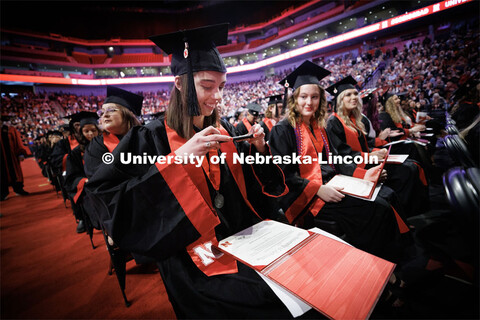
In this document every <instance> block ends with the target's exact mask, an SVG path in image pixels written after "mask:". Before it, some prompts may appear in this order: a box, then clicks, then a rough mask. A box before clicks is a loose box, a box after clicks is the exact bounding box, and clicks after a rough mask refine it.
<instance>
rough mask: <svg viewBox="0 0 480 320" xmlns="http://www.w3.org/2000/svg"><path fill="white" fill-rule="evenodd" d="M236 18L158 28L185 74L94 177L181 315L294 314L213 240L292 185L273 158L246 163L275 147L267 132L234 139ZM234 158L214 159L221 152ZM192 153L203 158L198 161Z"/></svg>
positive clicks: (113, 222) (113, 220) (112, 223)
mask: <svg viewBox="0 0 480 320" xmlns="http://www.w3.org/2000/svg"><path fill="white" fill-rule="evenodd" d="M227 34H228V24H220V25H213V26H208V27H203V28H198V29H192V30H185V31H181V32H175V33H171V34H165V35H161V36H155V37H152V38H151V39H152V41H153V42H155V43H156V44H157V45H159V46H160V47H161V48H162V50H164V51H165V53H166V54H172V64H171V69H172V72H173V74H174V75H175V82H174V88H173V90H172V94H171V97H170V103H169V107H168V110H167V113H166V117H165V118H163V119H157V120H154V121H152V122H150V123H149V124H148V125H146V126H144V127H134V128H133V129H132V130H130V132H129V133H128V134H127V135H126V136H125V137H123V139H122V141H121V142H120V143H119V145H118V146H117V148H116V149H115V150H114V152H113V156H114V157H115V161H114V162H113V163H112V164H110V165H102V166H100V168H99V169H98V171H97V172H96V173H95V174H94V176H93V177H91V178H90V179H89V182H88V183H87V193H91V195H92V197H93V198H94V199H93V200H94V201H98V202H102V203H104V205H105V209H106V210H108V216H109V217H110V218H109V219H107V220H106V221H104V224H105V225H106V227H107V230H108V233H109V234H110V235H111V236H112V238H113V240H114V241H115V243H116V244H117V245H118V246H119V247H121V248H123V249H124V250H129V251H132V252H137V253H141V254H145V255H149V256H152V257H154V258H155V259H156V260H157V264H158V267H159V270H160V274H161V276H162V279H163V282H164V284H165V287H166V289H167V293H168V296H169V299H170V301H171V303H172V305H173V308H174V310H175V313H176V315H177V317H178V318H261V319H264V318H276V319H284V318H291V315H290V314H289V312H288V310H287V309H286V307H285V306H284V305H283V304H282V303H281V301H280V300H279V299H278V298H277V297H276V296H275V294H274V293H273V291H272V290H271V289H270V288H269V287H268V286H267V285H266V283H265V282H264V281H263V280H262V279H261V278H260V277H259V276H258V274H257V273H256V272H255V271H254V270H253V269H251V268H248V267H247V266H245V265H244V264H242V263H240V262H236V261H235V260H233V258H231V257H229V256H226V255H218V254H217V253H215V252H213V251H212V250H211V246H212V244H215V243H217V241H218V240H221V239H223V238H225V237H227V236H230V235H232V234H234V233H236V232H238V231H241V230H243V229H245V228H246V227H249V226H251V225H253V224H254V223H256V222H259V221H260V220H261V219H262V218H263V215H265V216H268V210H269V207H268V206H266V205H265V203H266V201H265V199H266V198H267V196H280V195H282V194H284V193H285V192H286V187H285V184H284V179H283V174H282V172H281V170H280V169H279V168H278V167H277V166H275V165H273V164H262V165H259V164H253V165H242V164H240V163H239V162H234V161H233V155H234V154H239V155H255V154H269V148H268V146H267V145H266V144H265V140H264V133H263V130H262V128H261V127H260V126H259V125H258V124H254V125H252V128H251V129H250V133H253V134H254V135H255V137H254V138H252V139H250V140H249V142H247V141H239V142H233V139H232V137H233V136H236V131H235V128H234V127H233V126H232V125H230V124H229V123H228V122H226V121H223V120H220V118H219V116H218V111H217V105H219V104H220V103H221V100H222V93H223V88H224V86H225V83H226V67H225V65H224V63H223V59H222V57H221V56H220V54H219V52H218V50H217V49H216V45H224V44H226V40H227ZM125 152H129V153H131V154H133V155H143V154H146V155H155V156H158V155H162V156H170V157H175V156H178V157H179V158H177V159H180V160H181V162H182V163H175V162H166V161H164V162H163V163H158V162H157V163H155V164H153V163H144V164H136V165H133V164H122V163H121V162H120V161H119V160H118V158H119V157H120V154H121V153H125ZM222 155H223V156H225V157H226V160H225V161H220V162H217V161H213V159H214V156H222ZM186 157H197V158H196V159H198V161H199V162H194V164H192V163H191V162H190V161H189V160H187V159H188V158H186Z"/></svg>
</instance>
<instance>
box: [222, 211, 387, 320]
mask: <svg viewBox="0 0 480 320" xmlns="http://www.w3.org/2000/svg"><path fill="white" fill-rule="evenodd" d="M217 248H218V249H219V250H220V251H222V252H223V253H226V254H230V255H232V256H233V257H234V258H235V259H237V260H239V261H241V262H242V263H244V264H246V265H248V266H250V267H251V268H253V269H255V270H257V271H258V272H260V273H261V274H263V275H265V276H266V277H268V278H269V279H271V280H273V281H274V282H276V283H278V284H279V285H280V286H282V287H284V288H285V289H286V290H288V291H289V292H291V293H292V294H294V295H295V296H296V297H298V298H299V299H301V300H303V301H304V302H305V303H307V304H309V305H310V306H311V307H313V308H315V309H316V310H317V311H319V312H321V313H322V314H324V315H325V316H327V317H328V318H331V319H366V318H368V317H369V316H370V314H371V312H372V310H373V308H374V307H375V304H376V303H377V301H378V299H379V297H380V294H381V293H382V291H383V289H384V288H385V285H386V284H387V282H388V279H389V278H390V276H391V274H392V272H393V269H394V268H395V264H393V263H391V262H388V261H386V260H383V259H381V258H378V257H376V256H373V255H371V254H369V253H366V252H364V251H362V250H358V249H356V248H354V247H352V246H349V245H347V244H344V243H342V242H339V241H337V240H334V239H331V238H329V237H326V236H324V235H321V234H318V233H313V232H310V231H307V230H303V229H300V228H296V227H292V226H290V225H287V224H283V223H280V222H276V221H269V220H265V221H262V222H259V223H257V224H256V225H254V226H252V227H249V228H247V229H245V230H243V231H241V232H239V233H236V234H234V235H233V236H230V237H228V238H226V239H223V240H222V241H220V242H219V244H218V246H217Z"/></svg>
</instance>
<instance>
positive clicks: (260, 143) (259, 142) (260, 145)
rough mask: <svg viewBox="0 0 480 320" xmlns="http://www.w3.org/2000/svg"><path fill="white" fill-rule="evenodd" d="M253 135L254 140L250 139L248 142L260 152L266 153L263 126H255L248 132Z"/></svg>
mask: <svg viewBox="0 0 480 320" xmlns="http://www.w3.org/2000/svg"><path fill="white" fill-rule="evenodd" d="M248 133H249V134H250V133H253V138H252V139H248V140H247V141H248V142H249V143H251V144H253V145H254V146H255V148H257V150H258V152H260V153H264V152H265V132H263V128H262V126H261V125H259V124H258V123H257V124H254V125H253V126H252V127H251V128H250V131H249V132H248Z"/></svg>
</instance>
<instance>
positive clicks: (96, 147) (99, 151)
mask: <svg viewBox="0 0 480 320" xmlns="http://www.w3.org/2000/svg"><path fill="white" fill-rule="evenodd" d="M106 152H109V151H108V148H107V147H106V146H105V144H104V143H103V135H98V136H96V137H95V138H93V139H92V141H90V143H89V144H88V145H87V147H86V149H85V154H84V155H83V159H84V163H85V164H84V170H85V175H86V176H87V178H90V177H91V176H93V174H94V173H95V172H96V171H97V169H98V168H99V167H100V166H101V165H102V164H103V161H102V156H103V154H105V153H106Z"/></svg>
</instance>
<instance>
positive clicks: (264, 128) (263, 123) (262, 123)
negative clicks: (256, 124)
mask: <svg viewBox="0 0 480 320" xmlns="http://www.w3.org/2000/svg"><path fill="white" fill-rule="evenodd" d="M260 126H261V127H262V128H263V132H265V141H268V140H270V129H269V128H268V126H267V124H266V123H265V121H261V122H260ZM272 128H273V127H272Z"/></svg>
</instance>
